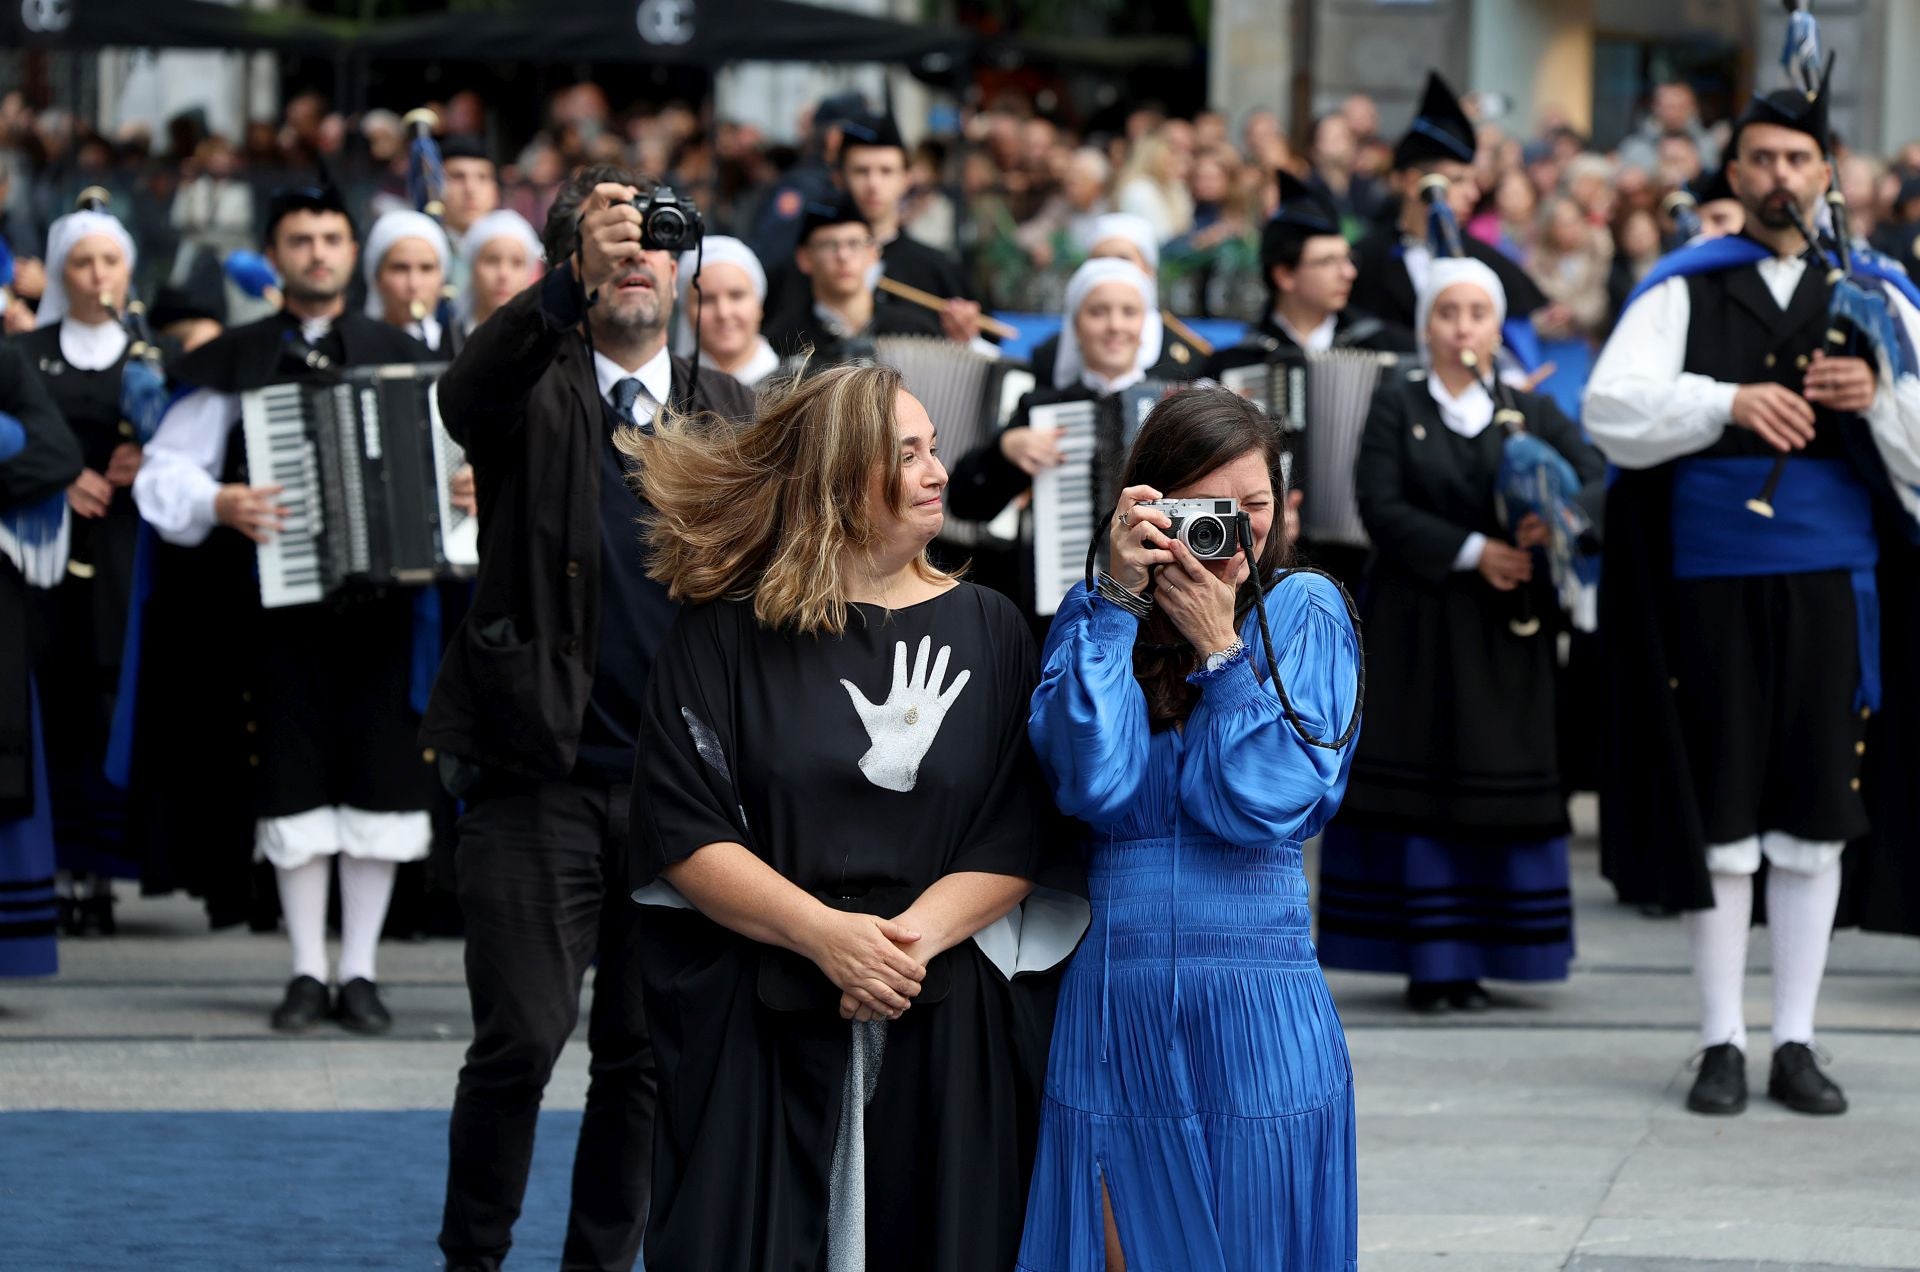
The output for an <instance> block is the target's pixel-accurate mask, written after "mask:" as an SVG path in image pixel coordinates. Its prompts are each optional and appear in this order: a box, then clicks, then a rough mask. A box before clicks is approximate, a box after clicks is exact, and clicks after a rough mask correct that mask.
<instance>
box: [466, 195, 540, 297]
mask: <svg viewBox="0 0 1920 1272" xmlns="http://www.w3.org/2000/svg"><path fill="white" fill-rule="evenodd" d="M498 238H510V239H513V240H515V241H516V242H518V243H519V244H520V245H521V246H523V247H525V248H526V249H527V260H528V261H529V262H530V263H531V264H533V265H534V266H535V267H536V270H535V272H536V273H537V272H538V269H537V267H538V265H539V263H540V261H541V259H542V258H543V257H544V256H545V255H546V248H545V246H543V245H542V244H541V242H540V236H539V235H538V234H536V233H534V229H533V226H532V225H530V224H529V223H528V222H527V218H526V217H524V216H521V215H520V214H519V213H518V212H515V211H514V210H513V209H512V208H497V209H495V210H494V211H492V212H489V213H487V214H486V215H485V216H483V217H481V218H480V219H479V220H478V221H475V222H474V223H473V224H472V225H469V226H468V227H467V232H466V233H465V234H463V235H461V236H460V256H461V258H462V259H464V260H466V261H467V262H468V263H469V264H471V262H472V261H473V259H474V258H475V257H477V256H478V255H480V249H481V248H483V247H485V246H486V245H487V244H489V243H491V242H493V240H495V239H498ZM454 309H455V310H456V311H457V312H458V313H459V316H460V320H461V322H462V323H464V322H466V321H467V320H468V319H470V318H472V317H473V285H472V284H471V283H469V284H468V285H467V287H466V289H465V290H464V291H462V292H461V293H460V299H459V300H458V301H457V302H455V304H454Z"/></svg>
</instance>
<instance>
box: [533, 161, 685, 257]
mask: <svg viewBox="0 0 1920 1272" xmlns="http://www.w3.org/2000/svg"><path fill="white" fill-rule="evenodd" d="M605 182H612V183H613V184H615V185H628V186H632V187H633V188H634V189H636V190H638V191H639V192H640V193H641V194H643V195H644V194H646V193H647V191H649V190H651V189H653V187H654V186H655V184H657V183H656V182H655V181H654V179H653V178H652V177H650V176H648V175H647V174H646V173H644V172H641V171H640V170H639V169H638V168H622V167H618V166H616V165H614V164H610V163H596V164H591V165H589V166H588V167H585V168H582V169H580V171H578V172H576V173H574V174H573V176H572V177H571V178H570V179H569V180H568V181H567V183H566V184H565V185H563V186H561V187H560V192H559V193H558V194H556V195H554V197H553V206H552V207H550V208H548V209H547V223H546V225H545V226H544V227H542V228H541V230H540V246H541V248H542V249H544V251H545V252H546V257H547V266H548V268H550V269H557V268H559V265H560V262H562V261H564V260H566V259H567V258H568V257H570V256H572V255H573V249H574V246H575V244H577V243H578V242H579V231H580V209H581V208H583V207H585V206H586V203H587V199H588V198H589V197H590V196H591V195H592V194H593V188H594V187H595V186H597V185H601V184H603V183H605Z"/></svg>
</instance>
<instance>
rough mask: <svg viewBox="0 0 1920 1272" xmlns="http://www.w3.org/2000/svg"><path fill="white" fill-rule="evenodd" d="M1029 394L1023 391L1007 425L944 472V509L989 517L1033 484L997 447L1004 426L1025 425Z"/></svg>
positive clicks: (971, 518) (968, 516)
mask: <svg viewBox="0 0 1920 1272" xmlns="http://www.w3.org/2000/svg"><path fill="white" fill-rule="evenodd" d="M1032 409H1033V394H1032V393H1030V392H1029V393H1023V394H1021V395H1020V401H1019V403H1018V404H1017V405H1016V406H1015V407H1014V408H1013V415H1012V417H1011V418H1010V419H1009V420H1008V421H1007V427H1006V428H1004V429H1001V430H1000V432H999V433H996V434H994V436H993V437H991V438H989V439H988V440H987V441H985V442H982V443H981V444H980V445H978V446H976V447H974V448H973V449H972V450H970V451H968V452H967V453H966V454H965V455H962V456H961V457H960V462H959V463H957V464H955V465H954V466H953V471H952V472H951V473H949V474H948V476H947V509H948V511H950V512H951V513H952V514H953V515H954V516H956V517H958V518H959V519H960V520H962V521H991V520H993V519H994V518H995V517H997V516H999V515H1000V510H1001V509H1002V508H1005V507H1006V506H1007V505H1008V504H1010V503H1012V502H1013V501H1014V500H1015V499H1016V498H1018V497H1019V495H1020V492H1021V491H1023V490H1026V489H1028V488H1029V487H1031V486H1032V485H1033V479H1032V478H1030V477H1028V476H1027V475H1026V473H1024V472H1022V471H1021V469H1020V465H1018V464H1016V463H1014V462H1013V461H1012V460H1010V459H1008V458H1007V457H1006V455H1005V454H1004V453H1003V452H1002V451H1001V450H1000V438H1001V437H1002V436H1003V435H1004V434H1005V433H1006V432H1007V431H1008V429H1016V428H1026V427H1027V422H1028V416H1029V414H1030V412H1031V411H1032Z"/></svg>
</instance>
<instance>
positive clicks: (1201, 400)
mask: <svg viewBox="0 0 1920 1272" xmlns="http://www.w3.org/2000/svg"><path fill="white" fill-rule="evenodd" d="M1256 451H1257V452H1258V453H1259V454H1260V455H1261V456H1262V457H1263V458H1264V459H1265V460H1266V464H1267V474H1268V476H1269V477H1270V479H1271V480H1272V482H1273V501H1274V503H1273V526H1272V528H1271V529H1270V530H1268V531H1267V542H1266V546H1265V547H1264V548H1262V549H1261V552H1260V560H1259V562H1258V563H1257V564H1256V566H1255V569H1256V570H1257V571H1258V577H1259V579H1260V580H1261V583H1262V585H1263V586H1271V584H1272V582H1273V578H1274V575H1275V574H1276V573H1277V572H1278V571H1279V570H1280V568H1281V567H1282V566H1283V565H1284V564H1285V563H1286V561H1287V558H1288V555H1289V552H1288V548H1287V533H1286V507H1287V492H1286V482H1285V481H1284V479H1283V477H1282V468H1281V457H1282V456H1283V454H1284V453H1285V451H1284V447H1283V446H1282V445H1281V440H1280V431H1279V430H1278V429H1277V428H1275V427H1274V424H1273V421H1271V420H1269V419H1268V418H1267V417H1266V415H1265V414H1264V413H1263V412H1262V411H1261V410H1260V408H1259V407H1257V406H1255V405H1253V403H1251V402H1249V401H1247V400H1246V399H1245V398H1243V397H1241V396H1240V395H1239V394H1237V393H1233V392H1230V391H1229V390H1226V389H1217V388H1214V389H1187V390H1184V391H1182V392H1179V393H1175V394H1172V395H1170V396H1168V397H1167V398H1165V399H1163V400H1162V401H1161V402H1160V404H1159V405H1158V406H1156V407H1154V408H1153V413H1152V414H1151V415H1149V416H1147V422H1146V423H1145V424H1143V425H1141V427H1140V435H1139V436H1138V437H1136V438H1135V439H1134V442H1133V452H1132V453H1131V454H1130V455H1128V456H1127V467H1126V472H1125V474H1124V475H1123V476H1122V477H1121V479H1120V484H1121V485H1122V486H1123V487H1125V486H1137V485H1147V486H1152V487H1153V488H1154V489H1155V490H1158V491H1160V492H1161V494H1163V495H1164V494H1167V493H1168V492H1170V491H1174V490H1178V489H1180V488H1181V487H1183V486H1190V485H1192V484H1193V483H1194V482H1196V481H1198V480H1200V479H1201V478H1202V477H1205V476H1206V475H1207V474H1208V473H1210V472H1212V471H1214V470H1215V469H1216V468H1219V467H1221V466H1222V465H1225V464H1231V463H1232V462H1233V461H1234V460H1236V459H1239V458H1240V457H1241V456H1242V455H1246V454H1249V453H1252V452H1256ZM1258 597H1259V591H1258V590H1257V589H1256V588H1255V586H1254V575H1252V574H1249V575H1248V578H1247V581H1246V582H1245V583H1242V584H1241V585H1240V594H1239V595H1238V596H1237V597H1236V598H1235V599H1234V606H1233V614H1234V622H1235V624H1236V625H1237V624H1238V623H1239V621H1240V620H1241V619H1244V618H1245V617H1246V616H1247V615H1248V614H1249V613H1250V612H1252V610H1253V607H1254V605H1255V604H1256V602H1257V600H1258ZM1196 665H1197V658H1196V656H1195V654H1194V651H1193V648H1192V646H1190V645H1188V644H1187V642H1186V638H1185V637H1183V636H1182V635H1181V634H1180V633H1179V631H1178V630H1177V629H1176V628H1175V627H1174V626H1173V623H1172V622H1171V621H1170V620H1169V619H1168V618H1167V616H1166V615H1165V614H1164V613H1162V612H1161V611H1159V610H1157V609H1156V610H1155V611H1154V612H1153V614H1152V615H1151V616H1150V617H1149V618H1148V619H1147V621H1146V622H1145V623H1144V624H1142V625H1141V628H1140V641H1139V643H1138V644H1137V645H1135V646H1134V650H1133V674H1134V676H1135V677H1136V678H1137V679H1138V680H1139V681H1140V688H1141V690H1142V691H1143V692H1144V693H1145V694H1146V695H1147V718H1148V720H1149V722H1150V723H1151V725H1152V727H1153V731H1154V732H1156V733H1158V732H1160V731H1161V730H1162V729H1169V728H1172V727H1173V726H1174V725H1177V724H1179V723H1180V722H1181V721H1183V720H1185V719H1186V718H1187V716H1188V715H1189V714H1191V713H1192V711H1193V708H1194V706H1195V704H1197V703H1198V702H1199V701H1200V691H1199V690H1198V689H1196V688H1194V687H1193V686H1192V685H1190V684H1188V683H1187V677H1188V676H1189V675H1191V674H1192V672H1193V669H1194V667H1195V666H1196Z"/></svg>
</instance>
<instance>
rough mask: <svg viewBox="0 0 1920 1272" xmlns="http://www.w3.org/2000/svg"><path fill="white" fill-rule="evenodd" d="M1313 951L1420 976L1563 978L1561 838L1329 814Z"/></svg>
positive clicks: (1332, 962)
mask: <svg viewBox="0 0 1920 1272" xmlns="http://www.w3.org/2000/svg"><path fill="white" fill-rule="evenodd" d="M1320 961H1321V963H1322V964H1324V965H1325V966H1327V967H1337V968H1343V969H1346V970H1350V971H1357V972H1393V973H1398V974H1401V975H1404V976H1406V977H1407V978H1408V979H1409V980H1411V981H1413V982H1415V983H1416V984H1427V983H1434V982H1444V981H1468V980H1507V981H1555V980H1565V979H1566V978H1567V965H1568V964H1569V963H1570V962H1572V961H1573V893H1572V888H1571V879H1570V876H1569V868H1568V864H1567V841H1566V840H1565V839H1564V838H1554V839H1543V840H1528V841H1524V842H1511V841H1497V840H1489V841H1478V840H1467V839H1444V838H1436V837H1432V836H1427V835H1408V834H1402V833H1400V832H1397V831H1384V830H1363V829H1358V828H1355V827H1351V826H1345V825H1342V824H1340V823H1339V822H1335V823H1334V824H1333V825H1331V826H1329V827H1328V828H1327V832H1326V836H1325V837H1324V838H1323V839H1322V840H1321V850H1320Z"/></svg>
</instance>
